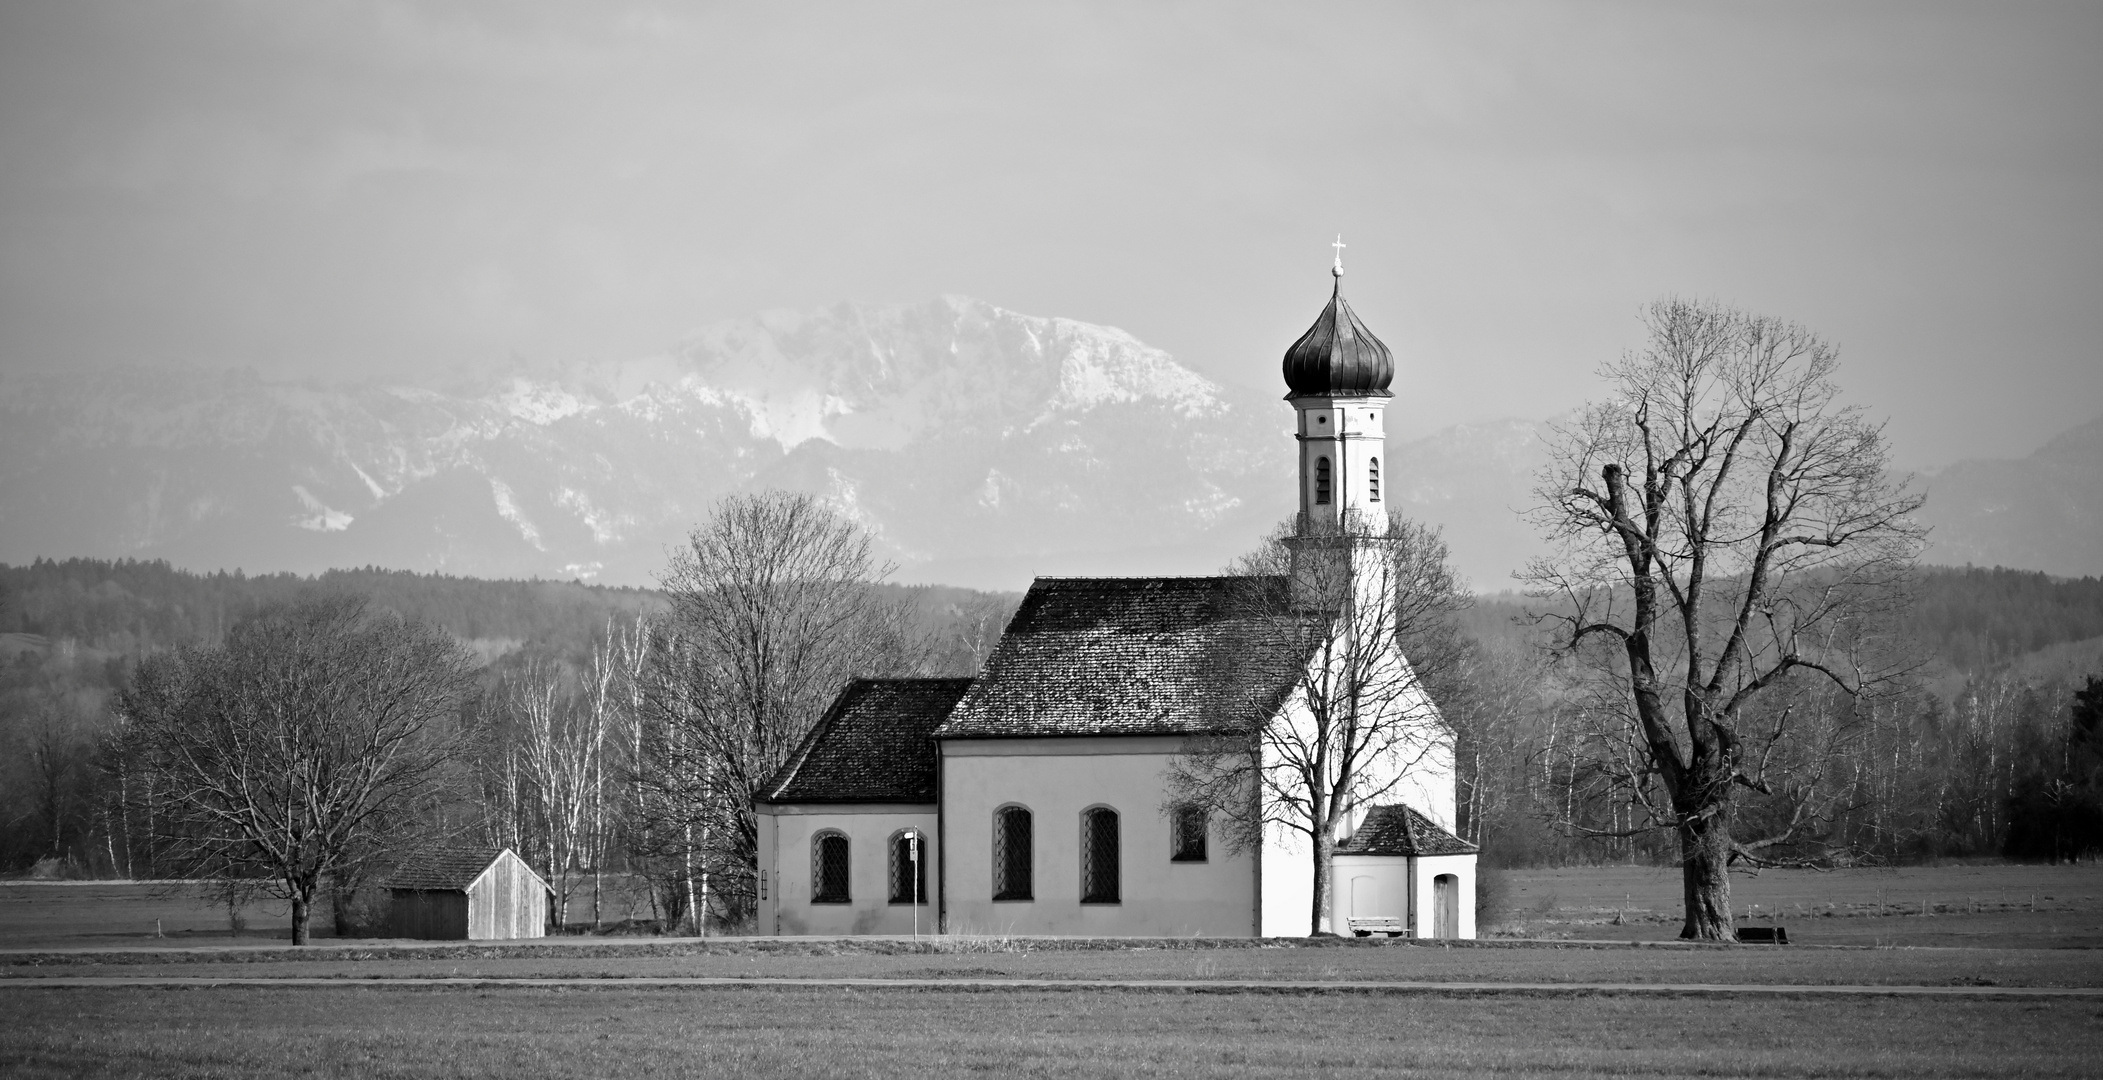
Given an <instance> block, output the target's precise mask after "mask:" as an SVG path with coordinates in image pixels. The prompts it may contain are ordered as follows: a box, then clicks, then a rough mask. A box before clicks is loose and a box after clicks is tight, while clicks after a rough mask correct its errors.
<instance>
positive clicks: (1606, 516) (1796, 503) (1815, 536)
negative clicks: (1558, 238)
mask: <svg viewBox="0 0 2103 1080" xmlns="http://www.w3.org/2000/svg"><path fill="white" fill-rule="evenodd" d="M1645 325H1646V327H1647V329H1648V331H1649V341H1648V343H1647V345H1646V346H1645V347H1644V348H1643V349H1641V350H1639V351H1637V352H1634V353H1632V354H1630V355H1628V356H1627V357H1625V358H1623V359H1622V360H1621V361H1620V362H1619V363H1616V364H1613V365H1610V366H1608V367H1607V368H1606V369H1605V370H1604V371H1603V372H1602V375H1603V377H1604V378H1605V380H1606V382H1607V384H1608V386H1609V387H1610V390H1609V393H1608V396H1607V397H1606V398H1605V399H1604V400H1602V401H1600V402H1597V403H1595V404H1592V405H1590V406H1588V407H1586V408H1585V409H1584V411H1583V412H1581V413H1580V414H1579V415H1578V417H1577V418H1576V419H1575V420H1573V421H1571V422H1570V423H1568V424H1565V425H1562V426H1561V427H1559V428H1558V429H1557V431H1556V434H1555V437H1554V440H1553V444H1552V448H1551V449H1552V456H1551V464H1550V465H1549V466H1548V467H1547V468H1546V469H1545V470H1544V472H1543V474H1542V476H1541V481H1540V484H1539V487H1538V489H1537V497H1538V499H1539V501H1540V506H1541V508H1540V509H1539V510H1537V511H1535V517H1536V520H1537V521H1538V522H1539V523H1540V524H1541V526H1542V528H1543V529H1544V531H1545V532H1546V534H1547V536H1548V537H1549V538H1550V539H1551V540H1552V541H1553V542H1554V543H1555V545H1556V552H1557V553H1556V555H1554V556H1553V557H1551V558H1548V559H1544V560H1541V561H1539V562H1537V563H1536V564H1535V565H1534V566H1533V567H1532V568H1531V570H1530V576H1531V579H1532V582H1533V584H1534V587H1535V590H1536V594H1537V595H1538V596H1540V597H1543V598H1547V599H1550V600H1553V601H1554V602H1555V611H1554V613H1553V615H1552V618H1553V620H1554V622H1555V624H1556V626H1557V628H1558V633H1559V638H1558V644H1559V647H1560V648H1561V649H1562V650H1563V651H1565V652H1566V653H1568V654H1571V655H1574V656H1578V657H1581V658H1583V659H1585V660H1588V661H1589V662H1591V663H1592V664H1593V665H1594V670H1595V671H1596V672H1597V674H1598V676H1599V677H1600V680H1601V681H1600V683H1599V684H1598V685H1599V686H1600V687H1601V688H1603V689H1604V690H1606V691H1607V694H1606V697H1605V698H1604V699H1602V712H1601V714H1602V715H1607V716H1610V717H1613V718H1616V719H1617V721H1618V723H1619V725H1620V730H1621V731H1623V732H1625V733H1626V737H1625V738H1623V739H1620V740H1613V739H1608V740H1604V741H1603V742H1602V744H1601V745H1609V746H1611V745H1622V746H1627V747H1630V748H1633V750H1634V753H1633V754H1632V756H1631V761H1632V762H1633V763H1634V764H1633V767H1632V768H1631V769H1627V770H1624V772H1626V773H1628V774H1629V780H1630V782H1629V784H1628V786H1627V788H1626V791H1625V794H1626V795H1627V797H1628V798H1630V799H1632V800H1634V801H1635V803H1636V805H1637V806H1638V808H1639V809H1640V811H1641V812H1642V815H1643V820H1641V821H1639V822H1638V823H1637V824H1636V825H1634V826H1631V827H1632V828H1663V829H1669V830H1672V831H1673V832H1675V833H1676V834H1677V837H1678V848H1679V855H1680V860H1681V863H1682V868H1683V870H1682V878H1683V880H1682V885H1683V894H1684V901H1685V908H1686V919H1685V924H1684V926H1683V927H1682V929H1681V936H1682V937H1686V938H1695V939H1701V940H1730V939H1732V938H1733V936H1734V930H1735V927H1734V924H1733V921H1732V916H1731V907H1730V879H1729V876H1728V868H1729V866H1730V865H1731V864H1732V862H1734V861H1740V860H1753V861H1758V860H1759V859H1760V858H1761V852H1762V851H1763V850H1767V849H1769V848H1771V847H1773V846H1774V845H1777V844H1780V843H1784V842H1787V841H1789V840H1790V839H1792V838H1795V837H1799V836H1802V835H1804V833H1805V832H1806V831H1807V830H1808V829H1811V828H1813V827H1815V819H1816V817H1817V815H1816V814H1815V813H1808V812H1806V811H1808V810H1809V809H1810V808H1811V804H1810V803H1809V802H1808V801H1802V800H1799V801H1798V808H1797V810H1796V811H1794V812H1792V813H1789V814H1785V815H1782V820H1781V822H1780V823H1779V827H1778V828H1776V829H1775V830H1773V831H1771V832H1766V833H1764V834H1763V835H1758V836H1740V835H1739V834H1738V832H1737V829H1736V815H1735V811H1736V809H1737V807H1738V805H1739V795H1740V794H1741V793H1745V792H1754V793H1758V794H1760V795H1762V796H1775V797H1787V796H1789V795H1790V793H1791V791H1792V790H1798V791H1801V790H1803V778H1802V776H1800V775H1797V774H1795V771H1794V770H1793V769H1792V768H1791V767H1790V763H1791V762H1798V763H1801V762H1803V761H1804V760H1805V758H1804V756H1801V755H1792V754H1790V753H1789V752H1788V751H1789V748H1790V747H1791V746H1792V745H1793V744H1794V743H1795V741H1796V740H1797V739H1798V736H1799V730H1798V727H1799V725H1798V721H1799V720H1800V719H1801V717H1800V716H1799V714H1797V713H1796V712H1795V711H1794V710H1792V709H1790V708H1787V707H1772V706H1770V707H1766V708H1761V709H1756V707H1755V706H1756V704H1757V703H1759V702H1761V701H1763V700H1764V698H1763V695H1767V696H1772V695H1787V694H1789V693H1791V692H1792V691H1793V690H1794V689H1795V688H1796V687H1797V686H1799V685H1801V684H1800V682H1799V680H1801V679H1802V678H1805V677H1810V678H1815V679H1819V680H1824V681H1826V682H1829V683H1830V684H1832V685H1833V686H1835V687H1837V688H1839V689H1841V690H1843V691H1845V692H1846V693H1849V694H1860V693H1864V692H1866V691H1869V690H1872V689H1875V688H1876V687H1877V686H1878V685H1879V684H1880V683H1881V682H1883V681H1884V680H1886V679H1888V678H1889V677H1890V676H1891V675H1892V674H1893V673H1894V672H1893V669H1892V668H1890V667H1888V666H1884V665H1882V664H1881V662H1880V661H1877V660H1876V659H1875V658H1874V657H1873V655H1872V654H1871V652H1870V651H1869V646H1870V644H1871V643H1873V642H1874V640H1875V638H1874V635H1873V634H1871V633H1870V632H1869V631H1870V630H1871V629H1872V623H1873V619H1874V617H1875V616H1876V615H1877V614H1878V613H1880V612H1882V611H1884V610H1888V609H1889V608H1890V607H1891V606H1892V605H1894V604H1895V603H1897V602H1898V600H1899V599H1900V597H1901V594H1900V591H1899V586H1900V585H1901V584H1902V581H1903V577H1904V573H1905V571H1906V570H1907V569H1908V567H1909V566H1910V564H1911V562H1912V559H1913V557H1914V555H1915V554H1916V552H1917V551H1918V549H1919V546H1920V538H1921V529H1920V528H1919V527H1918V526H1917V525H1915V524H1914V522H1913V520H1912V516H1911V515H1912V514H1913V512H1914V511H1915V510H1917V509H1918V508H1919V507H1920V504H1921V499H1920V497H1919V496H1918V495H1916V494H1913V493H1911V492H1909V491H1907V490H1906V488H1905V486H1904V485H1903V483H1901V482H1900V481H1898V480H1895V479H1894V478H1893V477H1892V475H1891V474H1890V472H1889V470H1888V460H1887V459H1888V456H1889V455H1888V451H1887V448H1886V445H1885V442H1884V436H1883V429H1882V427H1881V425H1879V424H1877V423H1874V422H1872V421H1870V420H1869V419H1868V418H1867V417H1866V415H1865V414H1864V413H1863V411H1862V410H1861V409H1860V408H1859V407H1857V406H1851V405H1843V404H1842V403H1841V402H1840V398H1839V388H1838V386H1837V385H1836V384H1835V382H1834V379H1833V377H1834V372H1835V370H1836V368H1837V364H1838V357H1837V354H1836V353H1835V351H1834V350H1833V348H1832V347H1831V346H1830V345H1828V344H1826V343H1825V342H1824V341H1822V340H1820V339H1819V338H1818V337H1817V336H1816V335H1814V334H1813V333H1811V332H1810V331H1809V330H1806V329H1805V328H1803V327H1801V326H1796V325H1793V324H1790V323H1786V322H1783V321H1781V320H1778V319H1773V318H1768V317H1764V316H1757V315H1750V314H1746V313H1743V312H1739V311H1734V310H1731V309H1728V308H1724V307H1720V306H1717V305H1714V304H1708V303H1697V302H1690V301H1685V300H1677V299H1667V300H1663V301H1659V302H1658V303H1656V304H1654V305H1652V306H1651V308H1650V309H1649V311H1648V313H1647V316H1646V319H1645ZM1756 716H1757V717H1758V723H1754V722H1753V721H1754V718H1755V717H1756Z"/></svg>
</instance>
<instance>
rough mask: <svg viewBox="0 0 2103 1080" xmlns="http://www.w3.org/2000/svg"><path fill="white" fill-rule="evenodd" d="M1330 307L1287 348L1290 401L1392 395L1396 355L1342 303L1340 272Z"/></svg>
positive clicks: (1346, 304) (1287, 383)
mask: <svg viewBox="0 0 2103 1080" xmlns="http://www.w3.org/2000/svg"><path fill="white" fill-rule="evenodd" d="M1335 274H1336V288H1335V290H1334V291H1333V292H1331V293H1330V295H1329V306H1327V307H1325V308H1323V309H1322V313H1321V315H1319V316H1317V317H1316V318H1315V320H1314V325H1313V326H1310V327H1308V328H1307V332H1306V333H1304V334H1301V335H1300V340H1298V341H1295V342H1293V343H1292V348H1290V349H1287V350H1285V385H1286V386H1287V387H1288V388H1290V389H1291V391H1292V393H1290V394H1288V395H1286V396H1287V397H1338V396H1356V397H1390V396H1392V395H1390V394H1389V393H1388V389H1387V387H1388V384H1389V383H1391V382H1393V381H1394V378H1395V358H1394V354H1393V353H1390V352H1388V350H1387V346H1386V345H1385V344H1383V343H1382V342H1381V340H1380V339H1379V338H1377V337H1374V336H1373V332H1372V331H1371V330H1368V329H1366V325H1365V323H1362V322H1360V321H1359V320H1358V315H1357V314H1356V313H1355V312H1353V311H1352V310H1351V305H1350V304H1348V303H1346V302H1344V274H1343V270H1342V268H1341V267H1339V268H1338V269H1337V270H1336V271H1335Z"/></svg>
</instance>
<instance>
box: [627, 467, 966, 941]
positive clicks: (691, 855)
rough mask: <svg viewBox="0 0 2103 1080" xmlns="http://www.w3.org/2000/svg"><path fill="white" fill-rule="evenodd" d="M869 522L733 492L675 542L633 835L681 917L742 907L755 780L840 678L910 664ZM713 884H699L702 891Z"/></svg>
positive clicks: (911, 655)
mask: <svg viewBox="0 0 2103 1080" xmlns="http://www.w3.org/2000/svg"><path fill="white" fill-rule="evenodd" d="M891 570H892V567H891V566H890V565H889V564H887V563H885V562H883V561H882V560H881V559H879V558H878V557H877V555H876V552H875V545H874V542H873V540H872V539H871V537H870V535H869V533H868V532H867V531H866V530H864V529H863V528H862V527H860V526H859V525H856V524H855V523H854V522H853V521H851V520H849V519H847V518H845V517H843V516H841V515H840V514H839V513H837V512H836V511H834V510H833V509H831V508H830V507H829V506H828V505H827V504H825V503H824V502H823V501H821V500H819V499H817V498H815V497H812V496H809V495H803V494H793V493H788V492H780V491H768V492H762V493H759V494H754V495H737V496H732V497H730V498H727V499H724V500H723V501H722V502H720V503H718V504H717V505H716V507H715V510H714V512H713V514H712V515H711V516H710V518H709V520H708V521H707V522H706V523H705V524H703V525H702V526H701V527H700V528H697V529H695V530H694V532H693V533H692V534H691V535H690V536H689V537H688V539H687V543H686V546H685V547H683V548H680V549H679V550H678V551H676V552H675V553H674V554H673V556H672V560H671V565H670V566H669V567H667V568H666V570H665V572H664V574H663V576H662V578H661V579H660V581H661V584H662V587H663V588H664V591H665V593H666V595H667V598H668V599H669V600H670V610H669V611H667V612H666V614H665V615H664V616H663V618H662V619H661V620H660V621H659V622H658V624H657V625H656V627H655V631H654V634H653V639H652V641H651V644H650V648H649V652H648V655H649V668H648V669H647V670H646V671H645V672H644V673H643V688H644V695H643V709H642V712H643V723H642V728H641V732H640V735H641V739H640V747H641V748H640V752H639V753H638V754H637V761H636V773H635V775H634V776H633V778H632V780H633V782H634V783H635V785H636V787H637V790H638V792H639V795H640V800H639V801H640V803H641V806H640V812H641V813H642V814H643V815H644V816H645V817H646V818H648V826H647V828H645V829H643V830H641V831H639V833H638V835H639V836H640V837H641V838H642V840H643V843H644V844H645V845H646V846H647V847H648V848H649V849H650V850H649V851H648V852H646V854H654V855H655V856H657V858H658V859H660V860H670V861H672V862H673V863H674V865H675V866H676V867H677V871H678V873H679V875H680V884H681V886H682V888H683V892H684V895H683V897H682V899H683V901H684V903H683V906H684V907H685V909H686V911H687V912H688V913H689V916H690V917H692V918H694V919H695V920H696V926H697V927H698V926H699V925H700V919H701V918H703V917H704V916H706V915H707V914H708V913H709V912H711V911H714V912H717V913H720V914H722V915H724V916H726V917H728V918H730V919H732V920H735V919H737V918H740V917H742V916H743V915H744V914H746V913H747V912H749V910H750V909H751V905H752V902H753V887H752V886H753V881H754V878H755V877H756V874H757V869H756V868H757V865H758V862H757V860H758V822H757V820H756V819H755V818H754V816H753V813H752V805H751V802H752V793H753V792H754V791H757V790H758V789H759V787H760V785H761V784H763V783H764V782H765V781H766V780H767V779H768V778H769V777H771V776H772V775H773V774H774V772H775V771H776V770H778V769H779V768H780V767H781V766H782V764H783V762H785V761H786V760H787V759H788V755H789V754H790V752H792V751H793V750H794V749H795V747H796V745H797V744H798V743H799V742H801V741H802V739H803V736H804V734H805V733H806V732H807V731H809V730H810V727H811V725H812V724H814V723H815V722H816V721H817V719H818V716H819V714H820V713H822V712H823V711H824V709H825V707H826V705H827V704H828V703H829V702H830V701H831V700H832V697H833V695H835V694H836V693H838V691H839V689H840V687H841V686H842V685H844V684H845V683H846V681H847V680H848V679H849V678H851V677H853V676H856V675H876V674H902V673H911V672H913V671H915V670H916V669H917V667H918V666H919V663H920V659H921V653H922V652H924V647H923V646H922V645H920V644H919V643H917V642H916V641H915V640H914V638H913V635H912V633H911V632H910V629H909V628H910V626H911V605H910V603H909V600H908V599H907V598H906V597H903V596H899V595H896V594H895V593H887V592H885V591H884V590H881V589H879V588H877V585H878V583H879V582H881V581H882V580H883V579H884V578H885V577H887V576H888V575H889V574H890V572H891ZM712 889H713V890H714V891H715V892H716V893H717V894H718V895H715V896H711V895H710V892H711V890H712Z"/></svg>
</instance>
